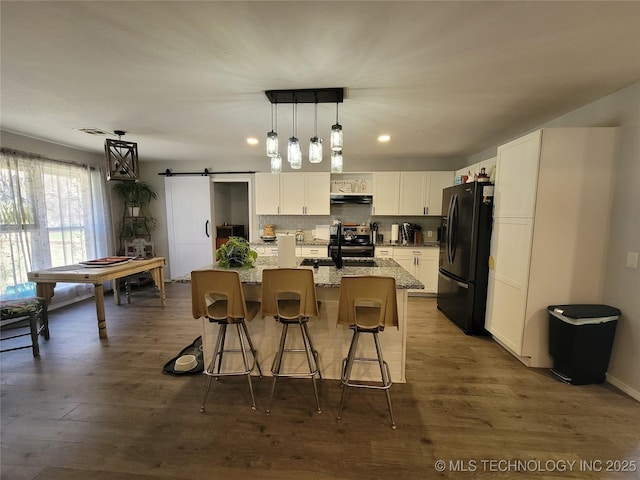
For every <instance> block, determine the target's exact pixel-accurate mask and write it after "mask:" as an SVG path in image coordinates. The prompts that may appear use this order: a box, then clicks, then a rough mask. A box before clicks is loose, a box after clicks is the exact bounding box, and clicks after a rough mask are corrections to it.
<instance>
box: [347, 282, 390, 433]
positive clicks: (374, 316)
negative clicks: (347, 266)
mask: <svg viewBox="0 0 640 480" xmlns="http://www.w3.org/2000/svg"><path fill="white" fill-rule="evenodd" d="M338 324H343V325H348V326H349V328H351V329H352V330H353V337H352V339H351V345H350V346H349V353H348V354H347V357H346V358H345V359H343V361H342V375H341V377H342V378H341V383H342V387H343V388H342V395H341V396H340V406H339V408H338V421H339V420H341V418H342V407H343V406H344V397H345V393H346V391H347V387H356V388H370V389H376V390H384V392H385V394H386V397H387V406H388V407H389V415H390V417H391V428H393V429H395V428H396V423H395V421H394V418H393V408H392V407H391V394H390V392H389V389H390V388H391V385H392V382H391V373H390V372H389V365H388V364H387V362H385V360H384V358H383V357H382V349H381V348H380V341H379V339H378V333H379V332H382V331H383V330H384V327H387V326H393V327H398V305H397V300H396V280H395V278H393V277H383V276H374V275H362V276H344V277H342V280H341V282H340V294H339V300H338ZM361 333H370V334H371V335H372V336H373V342H374V344H375V347H376V353H377V356H376V358H367V357H361V356H360V357H359V356H357V350H358V341H359V339H360V334H361ZM355 362H377V363H378V365H379V367H380V378H381V382H376V383H366V382H364V381H354V380H352V379H351V372H352V369H353V365H354V363H355Z"/></svg>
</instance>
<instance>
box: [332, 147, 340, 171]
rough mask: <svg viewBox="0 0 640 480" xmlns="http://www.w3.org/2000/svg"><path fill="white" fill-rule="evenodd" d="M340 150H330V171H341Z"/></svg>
mask: <svg viewBox="0 0 640 480" xmlns="http://www.w3.org/2000/svg"><path fill="white" fill-rule="evenodd" d="M342 166H343V160H342V151H339V152H338V151H336V152H331V173H342Z"/></svg>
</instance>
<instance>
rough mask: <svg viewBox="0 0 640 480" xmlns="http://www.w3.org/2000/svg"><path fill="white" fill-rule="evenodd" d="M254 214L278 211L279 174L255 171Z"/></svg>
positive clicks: (273, 213)
mask: <svg viewBox="0 0 640 480" xmlns="http://www.w3.org/2000/svg"><path fill="white" fill-rule="evenodd" d="M255 180H256V187H255V191H256V209H255V211H256V215H278V214H279V213H280V175H274V174H273V173H256V176H255Z"/></svg>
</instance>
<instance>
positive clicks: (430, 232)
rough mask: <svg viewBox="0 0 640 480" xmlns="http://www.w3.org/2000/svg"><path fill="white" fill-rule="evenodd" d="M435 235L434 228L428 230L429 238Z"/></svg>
mask: <svg viewBox="0 0 640 480" xmlns="http://www.w3.org/2000/svg"><path fill="white" fill-rule="evenodd" d="M432 237H433V230H427V238H432Z"/></svg>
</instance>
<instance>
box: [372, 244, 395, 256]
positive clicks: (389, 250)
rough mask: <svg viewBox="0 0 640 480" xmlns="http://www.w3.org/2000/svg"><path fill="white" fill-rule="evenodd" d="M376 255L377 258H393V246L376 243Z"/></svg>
mask: <svg viewBox="0 0 640 480" xmlns="http://www.w3.org/2000/svg"><path fill="white" fill-rule="evenodd" d="M375 256H376V258H393V247H384V246H379V245H376V248H375Z"/></svg>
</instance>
